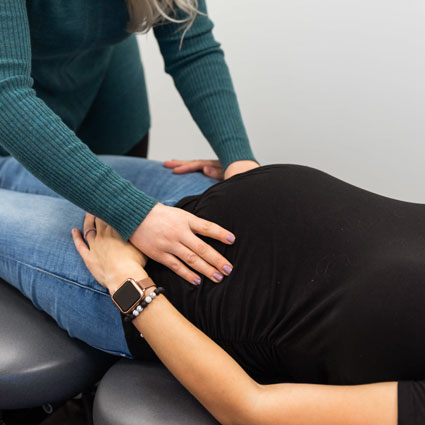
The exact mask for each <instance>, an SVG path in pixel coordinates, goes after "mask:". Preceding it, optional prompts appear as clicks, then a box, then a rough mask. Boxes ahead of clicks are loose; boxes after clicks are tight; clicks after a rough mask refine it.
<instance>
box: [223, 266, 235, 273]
mask: <svg viewBox="0 0 425 425" xmlns="http://www.w3.org/2000/svg"><path fill="white" fill-rule="evenodd" d="M232 270H233V267H232V266H227V265H226V266H224V267H223V271H224V273H226V274H230V273H232Z"/></svg>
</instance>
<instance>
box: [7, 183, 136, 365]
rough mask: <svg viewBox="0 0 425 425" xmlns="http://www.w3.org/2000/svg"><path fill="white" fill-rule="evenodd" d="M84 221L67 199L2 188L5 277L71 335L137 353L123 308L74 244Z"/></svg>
mask: <svg viewBox="0 0 425 425" xmlns="http://www.w3.org/2000/svg"><path fill="white" fill-rule="evenodd" d="M83 219H84V211H82V210H81V209H79V208H77V207H76V206H74V205H72V204H71V203H70V202H68V201H66V200H64V199H57V198H52V197H49V196H41V195H33V194H27V193H20V192H14V191H10V190H4V189H0V277H1V278H2V279H4V280H5V281H7V282H8V283H10V284H11V285H13V286H15V287H16V288H17V289H18V290H19V291H21V292H22V294H24V295H25V296H26V297H28V298H29V299H31V300H32V302H33V304H34V305H35V307H36V308H38V309H40V310H43V311H45V312H46V313H48V314H49V315H50V316H52V317H53V318H54V319H55V320H56V321H57V323H58V324H59V326H60V327H62V328H63V329H65V330H66V331H67V332H68V333H69V335H70V336H72V337H76V338H78V339H80V340H82V341H84V342H86V343H88V344H90V345H92V346H93V347H95V348H98V349H101V350H104V351H107V352H109V353H112V354H116V355H122V356H128V357H131V354H130V352H129V350H128V347H127V343H126V341H125V337H124V331H123V328H122V324H121V317H120V314H119V312H118V310H117V309H116V307H115V306H114V304H113V303H112V301H111V299H110V297H109V294H108V292H107V290H106V289H105V288H103V287H102V286H100V285H99V284H98V283H97V282H96V281H95V280H94V278H93V277H92V275H91V274H90V272H89V271H88V270H87V268H86V266H85V264H84V263H83V261H82V259H81V258H80V256H79V255H78V253H77V251H76V250H75V248H74V244H73V241H72V237H71V229H72V228H73V227H78V228H81V227H82V222H83Z"/></svg>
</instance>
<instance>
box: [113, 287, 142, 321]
mask: <svg viewBox="0 0 425 425" xmlns="http://www.w3.org/2000/svg"><path fill="white" fill-rule="evenodd" d="M141 297H142V295H141V294H140V292H139V291H138V290H137V289H136V288H135V287H134V285H133V284H132V283H131V281H130V280H127V281H126V282H124V284H123V285H122V286H121V287H120V288H119V289H118V290H117V291H116V292H115V293H114V295H113V296H112V298H113V300H114V301H115V302H116V303H117V305H118V306H119V307H120V309H121V310H122V311H123V312H124V313H127V312H128V311H129V310H130V309H131V307H133V306H134V304H136V302H137V301H139V299H140V298H141Z"/></svg>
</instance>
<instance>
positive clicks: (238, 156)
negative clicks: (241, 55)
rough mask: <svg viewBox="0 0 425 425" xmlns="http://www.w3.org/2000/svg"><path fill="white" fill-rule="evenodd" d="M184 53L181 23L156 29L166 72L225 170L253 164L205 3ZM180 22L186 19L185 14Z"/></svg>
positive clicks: (187, 39) (201, 5)
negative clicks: (238, 164)
mask: <svg viewBox="0 0 425 425" xmlns="http://www.w3.org/2000/svg"><path fill="white" fill-rule="evenodd" d="M198 3H199V11H200V12H201V14H198V15H197V17H196V19H195V21H194V23H193V25H192V27H191V28H190V30H189V31H188V32H187V33H186V35H185V37H184V40H183V43H182V45H181V49H180V42H181V37H182V33H183V32H182V30H181V24H175V23H169V24H164V25H160V26H158V27H157V28H155V36H156V38H157V40H158V43H159V46H160V49H161V53H162V55H163V57H164V62H165V71H166V72H167V73H168V74H170V75H171V76H172V77H173V80H174V83H175V85H176V87H177V89H178V91H179V92H180V94H181V96H182V98H183V101H184V102H185V104H186V106H187V108H188V109H189V111H190V113H191V115H192V117H193V119H194V120H195V121H196V123H197V125H198V127H199V128H200V130H201V131H202V133H203V134H204V136H205V137H206V139H207V140H208V141H209V143H210V145H211V147H212V148H213V149H214V151H215V153H216V154H217V156H218V158H219V159H220V161H221V163H222V165H223V167H224V168H227V166H228V165H229V164H230V163H232V162H234V161H238V160H247V159H248V160H254V161H255V158H254V155H253V153H252V150H251V147H250V144H249V140H248V136H247V133H246V130H245V126H244V124H243V121H242V116H241V113H240V109H239V105H238V101H237V98H236V94H235V91H234V88H233V83H232V79H231V76H230V72H229V69H228V67H227V65H226V62H225V60H224V54H223V51H222V49H221V48H220V44H219V43H217V42H216V41H215V39H214V37H213V34H212V30H213V23H212V22H211V20H210V19H209V18H208V16H206V13H207V9H206V4H205V0H199V2H198ZM180 17H181V15H180Z"/></svg>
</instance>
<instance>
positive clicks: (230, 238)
mask: <svg viewBox="0 0 425 425" xmlns="http://www.w3.org/2000/svg"><path fill="white" fill-rule="evenodd" d="M226 239H227V242H230V243H233V242H235V239H236V238H235V237H234V236H233V235H227V237H226Z"/></svg>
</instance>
